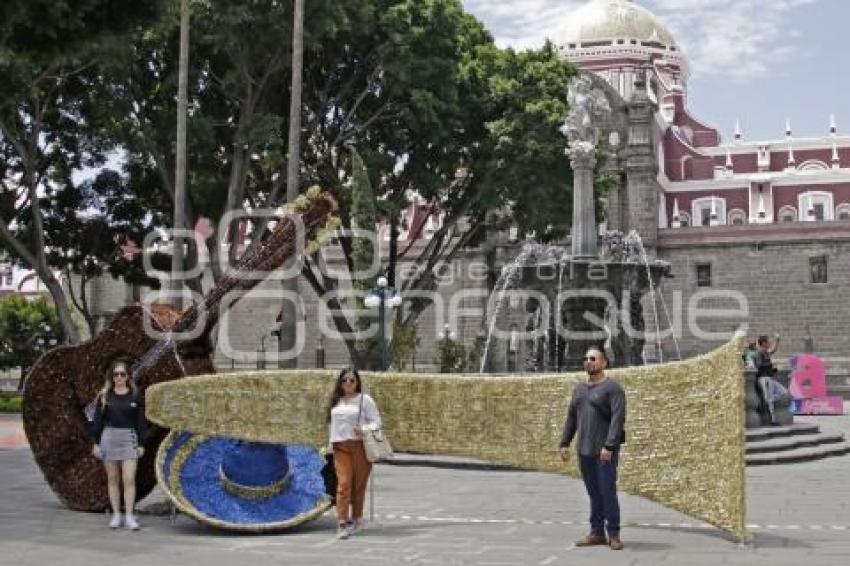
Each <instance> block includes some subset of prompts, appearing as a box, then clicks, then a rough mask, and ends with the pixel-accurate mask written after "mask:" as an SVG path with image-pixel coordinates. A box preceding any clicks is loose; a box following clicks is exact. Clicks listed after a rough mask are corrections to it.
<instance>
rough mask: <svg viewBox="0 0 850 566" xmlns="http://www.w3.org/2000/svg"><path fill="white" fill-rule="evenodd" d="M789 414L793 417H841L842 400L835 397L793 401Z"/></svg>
mask: <svg viewBox="0 0 850 566" xmlns="http://www.w3.org/2000/svg"><path fill="white" fill-rule="evenodd" d="M791 412H793V413H794V414H795V415H843V414H844V399H843V398H841V397H835V396H833V397H814V398H812V399H794V400H793V401H792V402H791Z"/></svg>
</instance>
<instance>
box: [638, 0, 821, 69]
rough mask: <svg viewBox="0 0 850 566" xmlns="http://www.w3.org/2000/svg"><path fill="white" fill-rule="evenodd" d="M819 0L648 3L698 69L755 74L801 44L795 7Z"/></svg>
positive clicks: (663, 0) (672, 0)
mask: <svg viewBox="0 0 850 566" xmlns="http://www.w3.org/2000/svg"><path fill="white" fill-rule="evenodd" d="M818 1H819V0H773V1H772V2H770V3H766V2H764V0H653V1H652V2H651V3H647V4H646V5H647V7H648V8H650V9H651V10H652V11H653V12H654V13H655V14H656V15H657V16H658V17H659V18H660V19H661V20H662V21H663V22H665V23H666V24H667V25H668V26H669V27H670V28H671V30H672V31H673V33H674V35H675V36H676V38H677V39H678V41H679V42H680V43H681V44H682V46H683V48H684V49H685V52H686V53H687V54H688V57H689V58H690V60H691V67H692V69H693V71H694V73H695V74H698V75H724V76H727V77H732V78H737V79H756V78H760V77H763V76H765V75H767V74H768V72H769V71H771V70H776V69H778V68H780V67H779V66H778V65H776V63H777V62H778V61H782V60H783V59H784V58H785V57H787V56H788V55H790V54H792V53H794V52H795V51H799V50H802V46H801V42H802V41H803V40H804V35H803V33H802V32H801V31H800V30H799V29H795V28H794V24H793V21H794V11H795V10H798V9H801V8H803V7H805V6H810V5H812V4H815V3H816V2H818Z"/></svg>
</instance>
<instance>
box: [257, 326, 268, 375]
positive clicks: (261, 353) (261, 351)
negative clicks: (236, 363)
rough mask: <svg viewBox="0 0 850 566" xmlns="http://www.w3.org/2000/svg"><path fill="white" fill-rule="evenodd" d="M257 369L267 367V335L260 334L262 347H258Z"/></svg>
mask: <svg viewBox="0 0 850 566" xmlns="http://www.w3.org/2000/svg"><path fill="white" fill-rule="evenodd" d="M257 369H266V335H265V334H263V335H262V336H260V347H259V348H257Z"/></svg>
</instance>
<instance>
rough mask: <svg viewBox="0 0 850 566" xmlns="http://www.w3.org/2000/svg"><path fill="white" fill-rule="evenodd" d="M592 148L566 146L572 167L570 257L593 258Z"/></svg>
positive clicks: (593, 163)
mask: <svg viewBox="0 0 850 566" xmlns="http://www.w3.org/2000/svg"><path fill="white" fill-rule="evenodd" d="M595 152H596V147H595V146H594V145H593V144H590V143H587V142H574V143H572V144H570V150H569V154H570V163H571V165H572V168H573V229H572V235H573V245H572V255H573V257H575V258H578V257H596V252H597V246H596V231H597V228H596V209H595V206H594V198H593V170H594V167H595V166H596V157H595Z"/></svg>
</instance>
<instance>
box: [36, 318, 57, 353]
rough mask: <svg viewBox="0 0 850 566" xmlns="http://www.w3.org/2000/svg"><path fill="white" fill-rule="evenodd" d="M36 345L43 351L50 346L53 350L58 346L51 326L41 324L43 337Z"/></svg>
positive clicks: (39, 338)
mask: <svg viewBox="0 0 850 566" xmlns="http://www.w3.org/2000/svg"><path fill="white" fill-rule="evenodd" d="M36 344H38V347H39V348H40V349H41V350H45V349H46V348H47V347H48V346H49V347H51V348H53V347H54V346H56V344H58V341H57V340H56V336H55V335H54V334H53V329H52V328H50V325H49V324H46V323H42V324H41V336H39V337H38V339H37V340H36Z"/></svg>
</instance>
